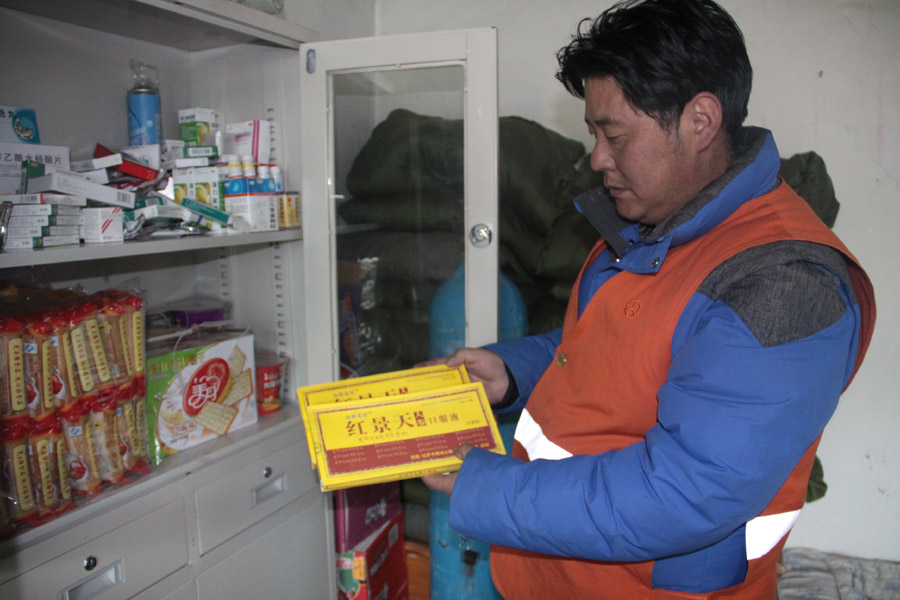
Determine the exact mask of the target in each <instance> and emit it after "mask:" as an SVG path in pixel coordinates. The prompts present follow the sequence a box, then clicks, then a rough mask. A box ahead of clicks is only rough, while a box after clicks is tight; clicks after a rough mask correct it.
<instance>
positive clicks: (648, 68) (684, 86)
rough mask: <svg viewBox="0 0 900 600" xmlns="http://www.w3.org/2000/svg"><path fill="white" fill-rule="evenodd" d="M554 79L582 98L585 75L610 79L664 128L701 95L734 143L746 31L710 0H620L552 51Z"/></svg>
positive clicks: (746, 88)
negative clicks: (714, 106) (706, 95)
mask: <svg viewBox="0 0 900 600" xmlns="http://www.w3.org/2000/svg"><path fill="white" fill-rule="evenodd" d="M557 60H558V61H559V71H558V72H557V73H556V78H557V79H559V80H560V81H561V82H562V83H563V84H564V85H565V86H566V88H567V89H568V90H569V92H570V93H572V94H573V95H575V96H577V97H579V98H584V80H585V78H587V77H612V78H613V79H615V80H616V81H617V82H618V84H619V85H620V86H621V88H622V91H623V93H624V95H625V98H626V100H628V102H629V103H630V104H631V106H632V107H634V108H636V109H638V110H641V111H643V112H644V113H646V114H648V115H650V116H651V117H653V118H654V119H656V121H657V122H658V123H659V124H660V127H662V128H663V129H665V130H667V131H668V130H671V127H672V126H673V125H674V124H675V123H677V121H678V119H679V117H680V116H681V113H682V111H683V110H684V107H685V106H686V105H687V103H688V102H689V101H690V100H691V98H693V97H694V96H696V95H697V94H698V93H700V92H704V91H705V92H711V93H713V94H715V95H716V97H718V98H719V101H720V102H721V103H722V113H723V114H722V119H723V127H724V129H725V134H726V137H727V140H728V142H729V145H730V146H731V148H732V149H734V147H735V142H736V140H738V139H740V138H739V132H740V129H741V126H742V124H743V122H744V119H745V118H746V117H747V102H748V100H749V98H750V87H751V82H752V80H753V69H752V68H751V66H750V59H749V57H748V56H747V48H746V46H745V45H744V36H743V35H742V34H741V31H740V29H739V28H738V26H737V24H736V23H735V22H734V20H733V19H732V18H731V16H730V15H729V14H728V13H727V12H725V10H724V9H723V8H722V7H720V6H719V5H718V4H716V3H715V2H713V1H712V0H623V1H620V2H618V3H616V4H615V5H613V6H612V7H610V8H609V9H607V10H605V11H604V12H603V13H602V14H601V15H600V16H599V17H597V18H596V19H594V20H591V19H584V20H582V21H581V22H580V23H579V24H578V31H577V33H576V35H573V36H572V41H571V43H569V45H568V46H566V47H564V48H562V49H561V50H560V51H559V52H558V53H557Z"/></svg>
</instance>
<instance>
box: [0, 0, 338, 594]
mask: <svg viewBox="0 0 900 600" xmlns="http://www.w3.org/2000/svg"><path fill="white" fill-rule="evenodd" d="M85 27H87V29H86V28H85ZM315 37H316V35H315V32H311V31H309V30H306V29H303V28H302V27H297V26H295V25H292V24H290V23H286V22H284V21H282V20H279V19H275V18H272V17H268V16H267V15H264V14H262V13H258V12H257V11H253V10H251V9H248V8H246V7H243V6H240V5H238V4H236V3H234V2H230V1H227V0H180V1H179V2H177V3H176V2H169V1H167V0H130V1H128V2H108V1H105V0H74V1H69V0H63V1H56V0H48V1H47V2H39V3H34V2H27V1H26V2H22V1H18V0H0V48H2V49H5V50H7V52H6V54H8V55H11V56H12V55H15V56H18V57H20V59H19V60H17V61H16V66H15V67H11V68H9V69H4V70H3V73H0V87H2V88H3V89H4V95H5V96H6V97H7V98H8V99H9V100H10V101H12V100H13V99H18V98H23V99H27V98H33V97H34V98H38V99H39V100H40V103H39V104H38V105H37V106H36V108H37V109H38V112H39V114H44V115H45V119H44V123H45V125H44V127H48V126H49V127H52V128H53V129H54V130H56V131H58V135H57V136H56V137H57V140H56V141H54V143H56V144H59V145H68V146H69V147H70V148H72V151H73V155H75V154H78V153H80V154H82V155H83V154H84V153H85V152H86V150H87V149H88V148H87V147H85V146H84V144H85V143H88V144H90V147H92V146H93V143H94V142H96V141H100V142H102V141H104V140H106V141H109V140H118V139H121V135H118V134H121V132H122V131H124V122H125V121H124V119H122V122H121V123H119V122H118V121H119V120H118V119H117V118H115V115H113V114H112V113H114V112H115V111H114V110H113V108H111V107H113V104H115V110H118V104H119V103H121V102H123V97H124V96H123V91H124V90H125V89H127V87H128V81H127V77H126V79H125V80H124V81H123V80H122V78H121V75H122V73H119V72H116V69H118V68H119V67H120V66H121V63H124V64H126V65H127V58H130V57H132V56H139V57H149V59H150V60H152V61H155V62H157V63H158V64H159V65H161V68H162V69H163V70H164V71H165V72H166V73H167V74H168V75H169V76H170V79H169V81H170V82H171V85H170V87H169V89H168V90H167V91H166V92H164V94H165V95H164V97H163V100H164V102H165V103H167V104H166V105H165V106H167V107H175V106H179V107H189V106H214V107H216V108H217V109H219V110H221V111H222V112H223V113H224V114H223V118H224V119H225V120H226V122H229V121H232V120H243V119H252V118H260V117H263V118H268V119H269V120H270V122H271V123H272V130H273V140H272V142H273V148H274V149H275V152H276V153H277V160H278V161H279V163H280V164H281V165H282V166H283V167H284V168H285V171H286V172H287V173H292V172H293V173H295V176H296V177H297V180H296V185H297V186H298V187H299V176H300V175H299V154H300V153H299V149H298V147H297V146H298V144H299V141H297V140H298V139H299V134H298V131H299V123H296V120H293V121H286V120H285V119H284V118H283V116H284V111H285V110H286V109H285V107H286V106H290V105H292V103H293V102H292V101H293V99H294V98H296V97H297V95H298V94H299V92H298V85H299V83H298V78H299V68H298V60H297V50H296V49H297V48H298V47H299V45H300V43H301V42H302V41H307V40H309V39H315ZM122 57H125V59H123V58H122ZM126 75H127V74H126ZM61 89H62V90H65V92H66V93H65V94H55V92H56V91H58V90H61ZM110 98H112V100H110ZM174 112H175V111H174V110H171V111H168V112H167V114H168V113H174ZM169 118H171V117H169ZM113 121H115V123H114V124H111V122H113ZM173 126H174V127H175V128H176V129H177V124H173V123H171V122H170V123H168V124H167V123H166V122H165V121H164V131H173ZM49 127H48V128H49ZM85 132H90V134H91V135H94V136H96V137H95V138H93V139H85V138H86V136H85ZM46 137H47V135H46V133H45V138H46ZM303 252H304V243H303V236H302V232H301V231H300V230H287V231H278V232H271V233H258V234H235V235H221V236H208V237H201V238H192V239H169V240H163V241H150V242H140V243H124V244H121V243H119V244H97V245H83V246H81V247H67V248H56V249H52V248H51V249H45V250H42V251H38V252H19V253H11V252H10V253H2V254H0V278H4V276H6V275H9V274H11V273H14V272H15V271H16V270H18V269H21V268H27V269H29V270H30V271H32V272H33V273H34V274H35V275H36V276H37V278H38V279H39V280H40V281H43V282H46V283H48V284H50V285H52V286H53V287H57V288H58V287H68V286H74V285H78V286H81V287H83V288H84V289H85V290H87V291H89V292H92V291H98V290H102V289H106V288H110V287H116V286H121V285H126V284H135V285H137V286H138V287H139V288H140V289H142V290H144V294H145V301H146V302H147V304H148V306H153V305H158V304H160V303H162V302H164V301H165V300H167V299H169V298H172V297H189V296H191V295H192V294H201V295H205V296H213V297H217V298H221V299H224V300H227V301H228V302H229V303H230V304H231V306H232V312H233V315H234V317H235V319H236V320H240V321H242V322H244V323H246V324H247V325H248V326H249V327H251V328H252V330H253V332H254V335H255V337H256V339H257V340H258V341H259V343H260V344H261V345H262V346H263V347H266V348H268V349H272V350H275V351H283V352H284V353H285V354H287V355H289V356H290V357H291V358H292V360H291V362H290V365H291V366H290V370H289V373H288V379H289V382H288V386H289V388H288V389H293V388H295V387H297V386H298V385H301V384H303V383H305V381H306V343H305V335H306V333H305V325H304V319H303V314H304V289H303V283H302V280H303V260H304V255H303ZM327 500H328V496H326V495H324V494H322V493H321V492H320V491H319V489H318V484H317V481H316V480H315V477H314V474H313V473H312V472H311V471H310V469H309V456H308V451H307V449H306V444H305V441H304V440H303V433H302V426H301V422H300V416H299V412H298V410H297V409H296V408H295V407H294V406H292V405H288V406H286V407H285V408H283V409H282V411H280V412H279V413H276V414H274V415H268V416H265V417H262V418H261V419H260V422H259V423H257V424H255V425H252V426H248V427H245V428H243V429H241V430H239V431H236V432H233V433H231V434H229V435H228V436H224V437H222V438H219V439H217V440H213V441H210V442H207V443H206V444H203V445H200V446H197V447H195V448H191V449H188V450H186V451H183V452H181V453H179V454H177V455H173V456H170V457H168V458H167V459H165V460H164V461H163V462H162V463H161V464H160V465H159V466H158V467H157V468H156V469H154V471H153V472H152V473H151V474H150V475H147V476H145V477H144V478H142V479H139V480H137V481H135V482H133V483H132V484H130V485H127V486H122V487H117V488H116V489H109V490H106V491H104V493H103V494H102V495H101V496H100V497H99V498H97V499H95V500H93V501H91V502H88V503H85V504H83V505H80V506H78V507H77V508H76V509H75V510H73V511H71V512H69V513H67V514H65V515H62V516H60V517H58V518H57V519H55V520H53V521H51V522H49V523H47V524H45V525H43V526H41V527H37V528H34V529H29V530H26V531H22V532H20V533H18V534H17V535H15V536H14V537H11V538H7V539H4V540H0V597H2V598H4V599H7V598H9V599H10V600H14V599H17V598H23V599H24V598H38V597H40V598H53V597H56V598H60V599H62V598H71V599H75V598H78V599H82V600H84V599H89V598H90V599H93V598H107V599H112V598H116V599H118V598H170V599H172V600H175V599H197V598H211V597H219V598H221V597H234V595H233V594H227V593H221V590H229V589H230V590H234V589H239V588H240V589H248V590H252V591H253V593H250V594H248V595H247V596H246V597H251V596H253V597H268V598H288V597H300V596H301V594H300V592H299V591H298V590H308V594H309V595H308V596H307V597H311V598H312V597H317V598H321V597H326V596H327V595H328V590H330V589H331V587H332V585H333V583H332V582H333V581H334V566H333V564H332V562H333V561H332V560H330V558H331V548H332V547H333V544H332V541H331V537H330V535H331V532H330V527H329V526H328V523H329V518H328V515H329V511H328V506H327V504H328V503H327ZM275 569H277V572H276V570H275ZM266 592H268V593H266Z"/></svg>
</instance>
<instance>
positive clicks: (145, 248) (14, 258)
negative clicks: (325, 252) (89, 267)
mask: <svg viewBox="0 0 900 600" xmlns="http://www.w3.org/2000/svg"><path fill="white" fill-rule="evenodd" d="M302 239H303V230H302V229H284V230H281V231H272V232H261V233H237V234H219V235H212V234H207V235H197V236H188V237H181V238H173V239H161V240H147V241H141V242H113V243H105V244H81V245H80V246H58V247H51V248H43V249H41V250H9V251H6V252H3V253H0V269H10V268H17V267H28V266H37V265H58V264H62V263H72V262H79V261H86V260H105V259H109V258H121V257H129V256H146V255H152V254H165V253H168V252H186V251H190V250H202V249H207V248H231V247H235V246H250V245H262V244H270V243H284V242H293V241H298V240H302Z"/></svg>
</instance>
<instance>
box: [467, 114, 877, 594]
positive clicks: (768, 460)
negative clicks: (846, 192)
mask: <svg viewBox="0 0 900 600" xmlns="http://www.w3.org/2000/svg"><path fill="white" fill-rule="evenodd" d="M746 138H747V139H746V145H745V149H744V151H743V152H742V153H741V155H740V156H739V158H738V160H737V161H736V162H735V164H734V165H733V166H732V168H731V169H729V171H728V172H727V173H726V174H725V175H723V176H722V177H721V178H720V179H719V180H717V181H715V182H713V183H711V184H710V185H709V186H707V188H705V189H704V190H703V191H701V192H700V193H699V194H698V195H697V196H696V197H695V198H693V199H692V200H690V201H689V202H688V203H686V204H685V205H684V206H683V207H681V208H680V209H679V210H678V211H676V213H675V214H674V215H672V217H670V218H669V219H667V220H666V221H665V222H663V223H660V224H658V225H657V226H656V227H654V228H653V229H652V230H649V231H648V230H646V229H642V227H641V226H640V225H638V224H635V223H627V222H624V221H621V220H620V219H619V218H618V217H617V215H615V211H614V205H613V204H612V203H611V202H608V201H605V202H604V200H603V198H600V199H598V198H597V194H596V193H594V194H593V195H591V194H589V195H586V196H585V197H581V198H579V199H578V200H576V203H577V204H579V208H580V209H582V212H585V214H586V215H587V216H588V217H589V218H590V219H591V221H592V222H593V223H594V224H595V226H597V227H598V230H599V231H600V233H601V234H602V235H603V237H604V238H605V239H606V240H607V242H608V244H609V246H610V247H609V249H607V251H606V252H604V254H602V255H601V256H600V257H598V258H597V260H595V261H594V262H593V264H591V265H590V266H589V268H588V269H587V270H586V272H585V273H584V275H583V276H582V280H581V283H580V285H579V288H578V289H579V296H578V314H579V315H580V314H581V312H582V310H583V308H584V306H585V305H586V304H587V302H588V301H589V300H590V298H591V297H592V296H593V294H594V293H595V292H596V290H597V289H599V288H600V287H601V286H603V285H604V284H605V282H607V281H608V280H609V279H610V278H612V277H614V276H615V275H616V274H617V273H619V272H621V271H622V270H627V271H630V272H632V273H644V274H647V275H648V276H652V274H653V273H655V272H656V271H658V270H659V268H661V266H662V264H663V263H664V261H665V254H666V251H667V250H668V249H669V248H670V247H674V246H677V245H679V244H683V243H685V242H686V241H689V240H692V239H695V238H696V237H698V236H702V235H703V234H704V233H706V232H707V231H709V230H710V229H712V228H713V227H715V226H716V225H717V224H718V223H720V222H721V221H723V220H724V219H725V218H726V217H728V216H729V215H730V214H731V213H732V212H734V210H736V209H737V208H738V207H739V206H741V205H742V204H743V203H745V202H747V201H748V200H750V199H752V198H755V197H757V196H760V195H762V194H765V193H766V192H768V191H770V190H772V189H773V188H774V187H775V186H776V185H777V183H778V181H777V173H778V169H779V166H780V158H779V154H778V150H777V148H776V146H775V143H774V141H773V139H772V137H771V134H769V133H768V132H767V131H764V130H760V129H750V128H748V129H747V130H746ZM651 256H652V257H660V258H661V260H660V261H659V262H657V263H656V264H654V262H653V261H651V260H649V257H651ZM760 265H765V268H764V269H762V270H761V269H760ZM786 299H787V300H789V301H787V300H786ZM797 306H803V307H804V310H803V311H802V316H801V317H798V315H797V310H796V308H797ZM859 330H860V313H859V308H858V306H857V303H856V299H855V297H854V295H853V290H852V286H851V284H850V282H849V275H848V271H847V268H846V265H845V263H844V260H843V258H842V257H841V255H840V254H839V253H837V252H836V251H833V250H831V249H828V248H823V247H821V246H818V245H815V244H808V243H803V242H784V243H777V244H770V245H767V246H764V247H759V248H753V249H751V250H747V251H744V252H743V253H741V254H739V255H738V256H736V257H734V258H732V259H730V260H729V261H726V263H723V264H722V265H720V267H719V268H717V269H716V270H715V271H713V273H712V274H710V276H709V277H708V278H707V280H706V281H705V282H704V283H703V285H701V287H700V288H699V289H698V290H697V292H696V293H695V294H694V296H693V297H692V299H691V300H690V301H689V303H688V305H687V307H686V308H685V310H684V312H683V313H682V315H681V317H680V319H679V321H678V326H677V328H676V331H675V334H674V337H673V340H672V348H671V353H672V364H671V367H670V369H669V372H668V374H667V383H666V384H665V385H664V386H662V387H661V388H660V390H659V393H658V398H659V407H660V408H659V410H660V413H662V412H663V411H674V412H677V418H676V419H675V420H677V421H678V422H683V423H702V422H704V420H705V419H707V415H706V414H704V411H707V410H709V407H710V406H711V405H713V404H715V402H716V399H715V398H709V397H704V398H703V399H704V402H691V401H686V400H689V399H690V398H691V394H692V390H691V385H692V382H696V381H697V378H696V376H695V374H696V373H697V372H698V371H702V372H704V373H706V374H707V375H706V377H708V378H710V379H714V380H716V381H719V382H721V381H725V382H728V381H729V380H730V378H729V376H730V373H731V371H732V370H733V369H734V367H735V365H741V368H742V369H748V370H749V371H754V370H756V369H761V368H763V366H764V365H778V364H789V365H790V368H782V369H777V370H774V369H773V370H770V371H768V372H769V373H770V374H771V376H769V377H758V378H755V379H752V380H748V379H747V378H740V380H739V379H738V378H732V379H733V380H734V384H733V385H734V389H727V387H726V388H723V387H722V386H721V385H720V386H719V387H718V388H717V393H720V394H722V397H721V401H722V402H723V403H725V402H728V403H729V404H731V405H733V404H734V402H733V400H734V398H737V397H741V396H744V395H750V396H752V397H754V398H771V402H770V403H769V404H766V405H764V406H760V405H759V404H758V403H753V404H751V403H748V404H747V413H746V416H745V419H746V422H747V423H759V422H762V421H766V422H772V421H773V420H776V421H777V422H780V423H783V425H784V426H783V427H782V428H779V429H777V430H776V429H774V428H772V429H768V430H766V429H762V430H761V429H760V428H751V427H746V428H745V427H740V426H736V427H735V428H734V430H733V431H727V432H722V436H721V437H722V438H723V439H734V440H735V441H737V437H736V436H744V437H746V436H748V435H750V434H749V431H750V430H751V429H752V431H753V436H754V438H753V439H754V444H756V445H757V446H758V447H759V448H760V453H761V454H764V455H765V460H764V461H762V463H761V461H760V460H759V456H748V455H746V454H740V453H730V454H729V453H725V455H724V457H723V456H719V455H717V456H716V457H715V460H712V459H711V458H710V457H708V456H704V455H703V454H702V453H701V454H692V453H690V452H686V451H684V449H683V447H680V442H681V441H682V440H679V438H678V433H677V432H674V433H673V432H668V431H662V430H660V429H659V428H657V427H654V428H653V429H652V430H651V431H648V434H647V435H648V438H649V437H651V436H653V438H654V443H657V444H659V443H661V444H668V445H670V447H671V453H670V456H678V457H680V461H676V462H675V463H673V464H671V465H654V464H653V463H652V461H651V460H650V459H649V455H648V452H647V449H646V440H645V441H644V442H641V443H638V444H633V445H632V446H629V447H627V448H624V449H622V450H620V451H611V452H606V453H603V454H597V455H593V456H575V457H571V458H564V459H562V460H558V461H553V462H549V461H543V460H538V461H534V462H530V463H523V462H522V461H520V460H518V459H515V458H512V457H508V456H506V457H504V456H498V455H494V454H491V453H488V452H486V451H482V450H478V449H475V450H472V451H471V452H470V453H469V455H468V456H467V458H466V460H465V462H464V464H463V467H462V469H461V471H460V473H459V476H458V478H457V481H456V485H455V488H454V491H453V494H452V496H451V502H450V525H451V526H452V527H454V528H455V529H456V530H457V531H459V532H460V533H462V534H464V535H467V536H470V537H473V538H475V539H480V540H484V541H486V542H489V543H493V544H498V545H503V546H509V547H514V548H521V549H525V550H530V551H534V552H541V553H546V554H555V555H561V556H570V557H577V558H587V559H593V560H606V561H641V560H657V559H664V558H665V557H672V556H677V555H679V554H681V553H682V552H684V553H687V552H690V551H694V550H695V549H696V548H697V547H698V540H703V541H704V542H705V543H708V544H710V545H713V544H717V543H721V542H722V541H723V539H724V538H727V537H728V535H727V534H724V533H723V532H722V523H725V522H733V521H734V519H735V515H745V516H746V519H747V520H749V519H752V518H753V517H754V516H756V515H757V514H758V512H759V506H760V504H761V503H762V505H763V506H764V505H765V503H766V502H767V501H768V499H769V498H771V494H772V491H771V485H754V484H753V483H750V484H748V481H750V482H755V481H757V478H754V477H748V476H747V474H748V471H752V470H758V469H760V468H765V469H766V472H769V471H772V472H790V470H791V469H792V468H793V466H794V464H795V463H796V460H797V457H798V456H800V455H802V454H803V452H804V451H805V450H806V448H807V446H808V445H809V440H811V439H815V438H816V437H817V436H818V435H819V434H820V433H821V431H822V430H823V429H824V427H825V424H826V423H827V422H828V420H829V418H830V417H831V415H832V414H833V412H834V409H835V407H836V405H837V401H838V397H839V396H840V394H841V392H842V391H843V389H844V387H845V386H846V385H847V383H848V382H849V379H850V377H851V375H852V373H853V369H854V365H855V361H856V350H857V341H858V339H859ZM560 335H561V331H560V330H556V331H553V332H550V333H547V334H544V335H538V336H531V337H527V338H523V339H521V340H516V341H514V342H506V343H500V344H495V345H492V346H489V349H491V350H494V351H495V352H497V353H498V354H500V356H501V357H502V358H503V359H504V361H505V362H506V365H507V367H508V368H509V370H510V372H511V374H512V375H513V378H514V380H515V384H514V385H515V387H516V388H517V390H518V398H516V399H515V402H514V403H513V404H512V405H510V406H508V407H506V408H505V410H517V409H521V408H523V407H524V406H525V405H526V403H527V401H528V397H529V394H530V392H531V390H532V389H533V388H534V386H535V384H536V383H537V380H538V378H539V377H540V375H541V374H542V373H543V372H544V370H545V369H546V368H547V367H548V366H549V365H550V364H551V361H552V359H553V358H554V354H555V349H556V346H557V345H558V344H559V342H560ZM748 339H749V340H753V343H750V344H748V343H747V340H748ZM597 343H598V344H603V343H604V341H603V339H602V332H598V340H597ZM711 357H713V359H711ZM700 366H702V369H700V368H698V367H700ZM797 389H801V390H803V393H802V394H799V395H798V396H800V397H791V395H792V393H793V392H790V393H789V392H788V390H797ZM694 393H697V392H696V390H695V392H694ZM698 396H699V394H698ZM740 421H741V419H737V420H736V422H740ZM785 432H797V435H796V436H794V435H786V434H785ZM761 436H762V437H761ZM765 436H768V439H766V437H765ZM735 446H736V447H739V446H740V444H735ZM704 447H705V448H709V446H704ZM693 449H694V448H692V450H693ZM679 452H680V453H679ZM723 461H724V462H725V464H726V465H727V468H724V469H723V467H722V465H723ZM779 461H781V462H782V463H783V464H778V463H779ZM648 479H653V480H655V484H654V486H653V487H654V489H655V490H657V491H658V490H669V492H668V493H669V497H658V496H657V497H652V496H651V495H649V494H648V493H647V489H648V485H647V481H648ZM576 481H577V482H588V481H594V482H595V484H594V487H595V488H596V489H591V490H587V491H584V492H582V493H577V492H576V493H572V491H571V490H572V488H573V485H572V482H576ZM517 498H518V499H521V498H528V499H529V501H528V502H522V501H516V500H515V499H517ZM673 528H675V529H676V530H677V531H678V536H677V538H678V539H681V540H684V541H683V547H679V546H678V542H677V541H676V542H673V540H672V536H661V535H659V532H660V531H662V530H667V531H672V529H673ZM623 531H624V532H627V534H626V535H609V533H610V532H623ZM739 537H740V540H736V541H735V543H742V541H743V537H742V536H739ZM708 558H709V557H706V559H707V560H708ZM672 564H673V571H678V572H673V573H670V574H667V573H666V572H665V567H664V566H663V569H662V570H661V573H660V577H661V578H663V579H664V578H666V577H672V578H674V579H676V580H679V576H681V577H682V578H683V571H684V569H685V568H686V567H687V568H689V567H690V566H689V565H686V564H685V563H684V562H683V561H682V562H678V561H675V562H673V563H672ZM679 572H680V573H681V575H679ZM656 577H657V575H656V572H655V571H654V583H656ZM741 577H742V572H723V573H721V576H720V577H719V578H718V579H717V580H715V581H709V580H707V581H699V582H696V583H695V584H694V586H695V587H691V585H685V584H684V581H683V580H679V582H678V585H676V586H674V587H673V588H671V589H680V590H681V591H688V592H694V591H696V592H701V591H710V590H714V589H721V588H724V587H727V586H728V585H733V584H734V583H737V582H739V581H741Z"/></svg>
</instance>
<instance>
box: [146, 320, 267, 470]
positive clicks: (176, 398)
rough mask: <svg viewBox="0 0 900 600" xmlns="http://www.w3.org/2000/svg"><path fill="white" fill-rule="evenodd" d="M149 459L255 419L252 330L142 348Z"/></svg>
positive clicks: (171, 452) (208, 438)
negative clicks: (145, 366) (145, 372)
mask: <svg viewBox="0 0 900 600" xmlns="http://www.w3.org/2000/svg"><path fill="white" fill-rule="evenodd" d="M147 356H148V358H147V396H146V397H147V422H148V434H149V435H148V437H149V439H150V459H151V461H152V462H153V464H159V463H160V462H162V460H163V459H164V458H165V457H166V456H168V455H169V454H175V453H177V452H180V451H181V450H185V449H187V448H190V447H192V446H196V445H197V444H201V443H203V442H206V441H208V440H211V439H215V438H217V437H218V436H220V435H225V434H226V433H228V432H230V431H234V430H236V429H240V428H241V427H246V426H247V425H250V424H252V423H256V421H257V412H256V390H255V383H254V377H253V373H254V370H255V360H254V355H253V335H252V334H240V333H234V332H231V333H217V334H214V335H205V334H203V335H192V336H186V337H183V338H181V339H177V338H176V339H174V340H168V341H167V342H165V344H164V345H161V346H160V345H148V348H147Z"/></svg>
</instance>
